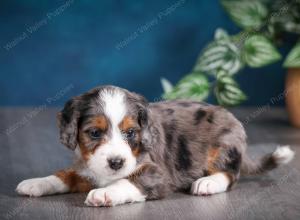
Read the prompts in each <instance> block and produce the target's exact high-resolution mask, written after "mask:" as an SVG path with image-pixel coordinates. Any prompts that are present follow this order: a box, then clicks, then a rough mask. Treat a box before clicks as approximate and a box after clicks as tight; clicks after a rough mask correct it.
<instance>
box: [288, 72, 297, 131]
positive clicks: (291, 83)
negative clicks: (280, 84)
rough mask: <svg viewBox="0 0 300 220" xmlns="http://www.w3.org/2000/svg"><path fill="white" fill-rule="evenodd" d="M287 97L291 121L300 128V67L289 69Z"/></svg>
mask: <svg viewBox="0 0 300 220" xmlns="http://www.w3.org/2000/svg"><path fill="white" fill-rule="evenodd" d="M285 98H286V106H287V111H288V114H289V119H290V122H291V124H292V125H293V126H295V127H298V128H300V68H290V69H288V72H287V77H286V83H285Z"/></svg>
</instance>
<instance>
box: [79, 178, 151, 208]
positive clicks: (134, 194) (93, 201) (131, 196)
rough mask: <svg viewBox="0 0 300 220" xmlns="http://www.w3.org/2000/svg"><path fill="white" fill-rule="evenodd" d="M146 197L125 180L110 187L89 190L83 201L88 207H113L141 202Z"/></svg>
mask: <svg viewBox="0 0 300 220" xmlns="http://www.w3.org/2000/svg"><path fill="white" fill-rule="evenodd" d="M145 198H146V196H145V195H143V194H142V193H141V192H140V190H139V189H138V188H136V186H134V185H133V184H132V183H130V182H129V181H128V180H127V179H121V180H118V181H116V182H115V183H113V184H112V185H110V186H107V187H105V188H99V189H94V190H91V191H90V192H89V194H88V196H87V198H86V200H85V202H84V203H85V204H86V205H88V206H115V205H121V204H124V203H129V202H130V203H131V202H143V201H145Z"/></svg>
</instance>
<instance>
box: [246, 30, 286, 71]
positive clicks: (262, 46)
mask: <svg viewBox="0 0 300 220" xmlns="http://www.w3.org/2000/svg"><path fill="white" fill-rule="evenodd" d="M242 56H243V59H244V61H245V63H247V64H248V65H249V66H250V67H262V66H265V65H268V64H270V63H273V62H276V61H278V60H280V59H281V55H280V53H279V52H278V51H277V49H276V48H275V47H274V46H273V44H272V43H271V41H269V40H268V39H267V38H266V37H264V36H262V35H253V36H251V37H249V38H248V39H246V40H245V42H244V47H243V51H242Z"/></svg>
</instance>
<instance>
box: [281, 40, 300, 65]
mask: <svg viewBox="0 0 300 220" xmlns="http://www.w3.org/2000/svg"><path fill="white" fill-rule="evenodd" d="M283 66H284V67H300V42H299V43H297V44H296V45H295V47H294V48H293V49H292V50H291V51H290V52H289V54H288V55H287V58H286V59H285V61H284V63H283Z"/></svg>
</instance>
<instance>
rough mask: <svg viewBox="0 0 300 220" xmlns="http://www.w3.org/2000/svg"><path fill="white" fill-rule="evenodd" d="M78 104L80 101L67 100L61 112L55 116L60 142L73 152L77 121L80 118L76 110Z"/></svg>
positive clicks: (76, 99)
mask: <svg viewBox="0 0 300 220" xmlns="http://www.w3.org/2000/svg"><path fill="white" fill-rule="evenodd" d="M79 103H80V99H79V98H78V97H74V98H72V99H71V100H69V101H68V102H67V103H66V104H65V106H64V108H63V110H62V111H60V112H59V113H58V114H57V119H58V127H59V130H60V141H61V143H62V144H64V145H65V146H67V147H68V148H70V149H72V150H75V148H76V145H77V135H78V120H79V117H80V112H79V109H78V106H79Z"/></svg>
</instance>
